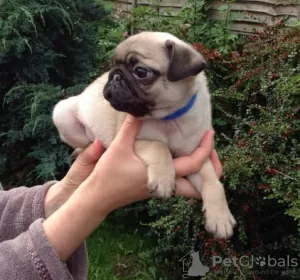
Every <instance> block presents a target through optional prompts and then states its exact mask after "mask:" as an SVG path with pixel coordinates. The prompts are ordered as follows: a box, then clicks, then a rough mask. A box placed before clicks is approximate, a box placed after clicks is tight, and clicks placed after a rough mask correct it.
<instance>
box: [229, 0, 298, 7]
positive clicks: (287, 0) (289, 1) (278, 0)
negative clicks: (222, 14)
mask: <svg viewBox="0 0 300 280" xmlns="http://www.w3.org/2000/svg"><path fill="white" fill-rule="evenodd" d="M246 1H247V2H248V3H249V2H255V3H266V4H269V5H286V6H288V5H298V4H300V2H299V0H246ZM235 2H237V3H238V2H241V3H245V0H236V1H235ZM224 4H225V3H224Z"/></svg>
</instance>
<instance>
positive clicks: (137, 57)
mask: <svg viewBox="0 0 300 280" xmlns="http://www.w3.org/2000/svg"><path fill="white" fill-rule="evenodd" d="M113 61H114V63H117V64H119V63H122V64H123V63H125V64H136V63H142V64H146V65H147V66H149V67H151V68H153V69H156V70H158V71H160V72H165V71H166V68H167V66H168V58H167V53H166V49H165V40H159V41H158V40H151V39H150V38H149V40H147V39H146V38H134V37H133V38H132V39H131V38H129V39H127V40H126V41H123V42H122V43H121V44H119V45H118V46H117V48H116V50H115V55H114V58H113Z"/></svg>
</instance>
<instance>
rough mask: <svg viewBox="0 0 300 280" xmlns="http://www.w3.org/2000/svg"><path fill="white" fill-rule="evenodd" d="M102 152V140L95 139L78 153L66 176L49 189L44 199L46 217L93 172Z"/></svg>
mask: <svg viewBox="0 0 300 280" xmlns="http://www.w3.org/2000/svg"><path fill="white" fill-rule="evenodd" d="M102 153H103V147H102V145H101V143H100V141H95V142H94V143H92V144H91V145H89V146H88V147H87V148H86V149H85V150H84V151H83V152H81V153H80V154H79V155H78V157H77V158H76V160H75V161H74V163H73V164H72V166H71V168H70V169H69V171H68V173H67V174H66V176H65V177H64V178H63V179H62V180H61V181H59V182H57V183H56V184H54V185H52V186H51V187H50V188H49V189H48V191H47V193H46V196H45V200H44V217H45V218H47V217H49V216H50V215H51V214H52V213H53V212H55V211H56V210H57V209H58V208H59V207H61V206H62V205H63V204H64V203H65V202H66V201H67V200H68V199H69V197H70V196H71V195H72V194H73V192H74V191H75V190H76V189H77V187H78V186H79V185H80V184H81V183H82V182H83V181H84V180H85V179H86V178H87V177H88V176H89V175H90V174H91V172H92V171H93V169H94V167H95V165H96V163H97V161H98V160H99V158H100V156H101V155H102Z"/></svg>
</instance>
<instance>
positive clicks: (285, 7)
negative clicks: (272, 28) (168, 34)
mask: <svg viewBox="0 0 300 280" xmlns="http://www.w3.org/2000/svg"><path fill="white" fill-rule="evenodd" d="M156 2H158V3H159V11H160V12H161V13H163V12H164V11H166V10H170V11H171V14H172V15H174V16H176V15H177V14H178V13H179V11H180V10H181V8H182V7H183V5H184V4H185V3H186V0H161V1H160V0H156ZM115 3H116V7H117V8H118V9H121V10H123V11H127V12H130V11H131V10H132V9H133V8H134V7H137V6H139V5H149V3H151V1H147V0H117V1H115ZM227 5H228V9H227V12H224V6H225V8H226V6H227ZM228 12H229V13H230V15H231V18H232V19H233V21H232V24H231V25H230V29H231V30H232V31H233V32H235V33H245V34H249V33H252V32H253V30H254V29H257V30H260V29H262V26H263V24H272V23H274V22H276V21H277V20H280V19H282V18H285V17H288V21H289V22H290V23H292V22H295V21H299V20H300V0H236V1H235V2H232V3H227V2H226V1H219V0H212V1H211V8H210V9H209V11H208V14H209V16H210V17H211V18H212V19H217V20H222V19H225V17H226V15H227V14H226V13H228Z"/></svg>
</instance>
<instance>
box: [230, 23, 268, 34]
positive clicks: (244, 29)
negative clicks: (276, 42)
mask: <svg viewBox="0 0 300 280" xmlns="http://www.w3.org/2000/svg"><path fill="white" fill-rule="evenodd" d="M254 29H256V30H260V31H262V30H263V26H262V25H260V24H250V23H233V24H231V25H230V30H232V31H234V32H235V33H242V34H250V33H254Z"/></svg>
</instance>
